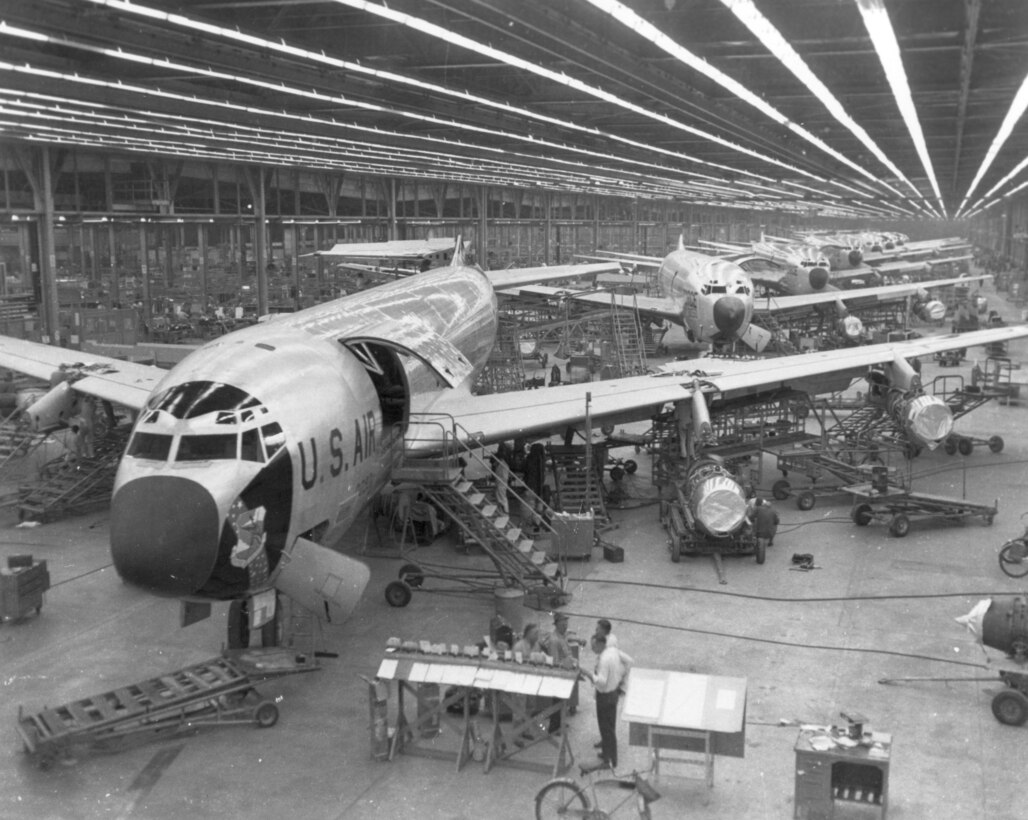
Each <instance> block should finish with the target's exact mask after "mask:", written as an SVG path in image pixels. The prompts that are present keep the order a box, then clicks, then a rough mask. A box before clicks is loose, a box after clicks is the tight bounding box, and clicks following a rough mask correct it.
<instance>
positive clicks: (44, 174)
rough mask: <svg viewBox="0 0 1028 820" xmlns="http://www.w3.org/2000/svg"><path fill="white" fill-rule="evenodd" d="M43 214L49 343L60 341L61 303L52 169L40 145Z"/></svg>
mask: <svg viewBox="0 0 1028 820" xmlns="http://www.w3.org/2000/svg"><path fill="white" fill-rule="evenodd" d="M39 151H40V153H39V158H40V166H41V174H40V176H41V183H40V188H42V190H41V191H40V194H41V198H42V200H43V201H42V205H43V208H42V214H41V215H40V224H39V240H40V254H39V285H40V290H41V292H42V293H41V296H42V302H43V304H42V305H41V307H42V308H43V329H44V331H45V334H46V335H47V336H48V337H49V342H50V344H54V345H59V344H60V343H61V328H60V316H59V314H60V305H59V304H58V302H57V251H56V249H55V244H56V241H55V239H54V186H53V179H52V173H51V170H50V149H49V148H48V147H47V146H46V145H44V146H43V147H42V148H40V149H39Z"/></svg>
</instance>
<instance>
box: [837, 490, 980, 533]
mask: <svg viewBox="0 0 1028 820" xmlns="http://www.w3.org/2000/svg"><path fill="white" fill-rule="evenodd" d="M843 489H844V490H845V491H846V492H847V493H850V494H851V495H852V496H853V509H852V511H851V512H850V517H851V518H852V519H853V523H855V524H856V525H857V526H858V527H865V526H867V525H868V524H870V523H871V522H872V521H885V520H888V522H889V533H890V534H891V535H894V536H896V537H897V538H902V537H903V536H905V535H906V534H907V533H908V532H910V519H911V518H913V517H914V516H924V517H934V518H947V519H949V520H951V521H961V520H963V519H965V518H972V517H974V516H978V517H980V518H981V519H982V521H983V522H984V523H985V525H986V526H990V525H991V524H992V521H993V519H994V518H995V517H996V513H997V511H998V506H997V502H993V503H992V504H977V503H975V502H973V501H967V500H966V499H963V498H951V497H949V496H941V495H929V494H927V493H915V492H911V491H909V490H893V489H891V488H888V489H886V490H885V491H884V492H881V491H879V490H877V489H875V488H874V486H873V485H871V484H857V485H854V486H852V487H843Z"/></svg>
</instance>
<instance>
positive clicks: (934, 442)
mask: <svg viewBox="0 0 1028 820" xmlns="http://www.w3.org/2000/svg"><path fill="white" fill-rule="evenodd" d="M894 395H896V396H897V397H898V398H897V399H896V400H895V401H893V402H892V403H891V404H890V406H889V412H890V413H892V414H893V418H895V419H896V420H897V421H898V422H899V423H900V424H901V425H902V427H903V429H904V430H905V431H906V433H907V435H908V436H909V437H910V438H911V439H912V440H913V441H915V442H918V443H920V444H923V445H924V446H925V447H927V448H928V449H929V450H934V449H935V448H936V447H938V446H939V445H940V444H941V443H942V442H943V441H945V440H946V439H947V438H948V437H949V434H950V433H951V432H953V413H951V412H950V409H949V407H948V406H947V405H946V402H944V401H943V400H942V399H940V398H939V397H938V396H929V395H927V394H924V393H918V394H916V395H913V396H910V397H907V396H901V395H900V394H898V393H897V394H894Z"/></svg>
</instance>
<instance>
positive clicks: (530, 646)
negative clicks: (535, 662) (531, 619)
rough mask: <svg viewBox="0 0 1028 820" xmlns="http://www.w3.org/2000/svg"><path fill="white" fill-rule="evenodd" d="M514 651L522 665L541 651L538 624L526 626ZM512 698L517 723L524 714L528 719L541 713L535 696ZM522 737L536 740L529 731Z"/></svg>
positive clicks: (524, 732)
mask: <svg viewBox="0 0 1028 820" xmlns="http://www.w3.org/2000/svg"><path fill="white" fill-rule="evenodd" d="M513 651H514V658H515V660H517V657H518V653H520V654H521V662H522V663H528V662H529V661H530V660H531V658H532V653H533V652H539V651H540V646H539V625H538V624H534V623H529V624H525V629H524V631H523V632H522V633H521V637H520V638H518V640H517V641H515V643H514V649H513ZM510 698H511V702H512V703H513V704H517V708H516V709H515V710H514V712H515V714H514V720H515V722H516V721H517V720H518V719H519V718H520V717H521V714H524V716H525V717H526V718H527V717H529V716H531V715H534V714H535V713H536V712H538V711H539V709H538V705H539V704H538V698H537V697H536V696H534V695H522V694H516V695H515V694H512V695H511V696H510ZM539 728H540V729H542V728H543V727H541V726H540V727H539ZM521 737H523V738H525V739H526V740H533V739H534V737H533V735H532V732H531V730H529V729H526V730H525V731H523V732H522V733H521Z"/></svg>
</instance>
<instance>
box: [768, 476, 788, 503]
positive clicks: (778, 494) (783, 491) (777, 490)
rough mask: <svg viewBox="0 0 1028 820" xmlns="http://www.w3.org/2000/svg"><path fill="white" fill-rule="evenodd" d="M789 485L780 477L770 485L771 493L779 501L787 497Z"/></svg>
mask: <svg viewBox="0 0 1028 820" xmlns="http://www.w3.org/2000/svg"><path fill="white" fill-rule="evenodd" d="M791 486H792V485H791V484H790V483H789V482H788V481H786V480H785V479H784V478H780V479H778V481H776V482H775V483H774V484H772V485H771V495H773V496H774V497H775V498H776V499H777V500H779V501H785V499H787V498H788V497H789V488H790V487H791Z"/></svg>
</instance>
